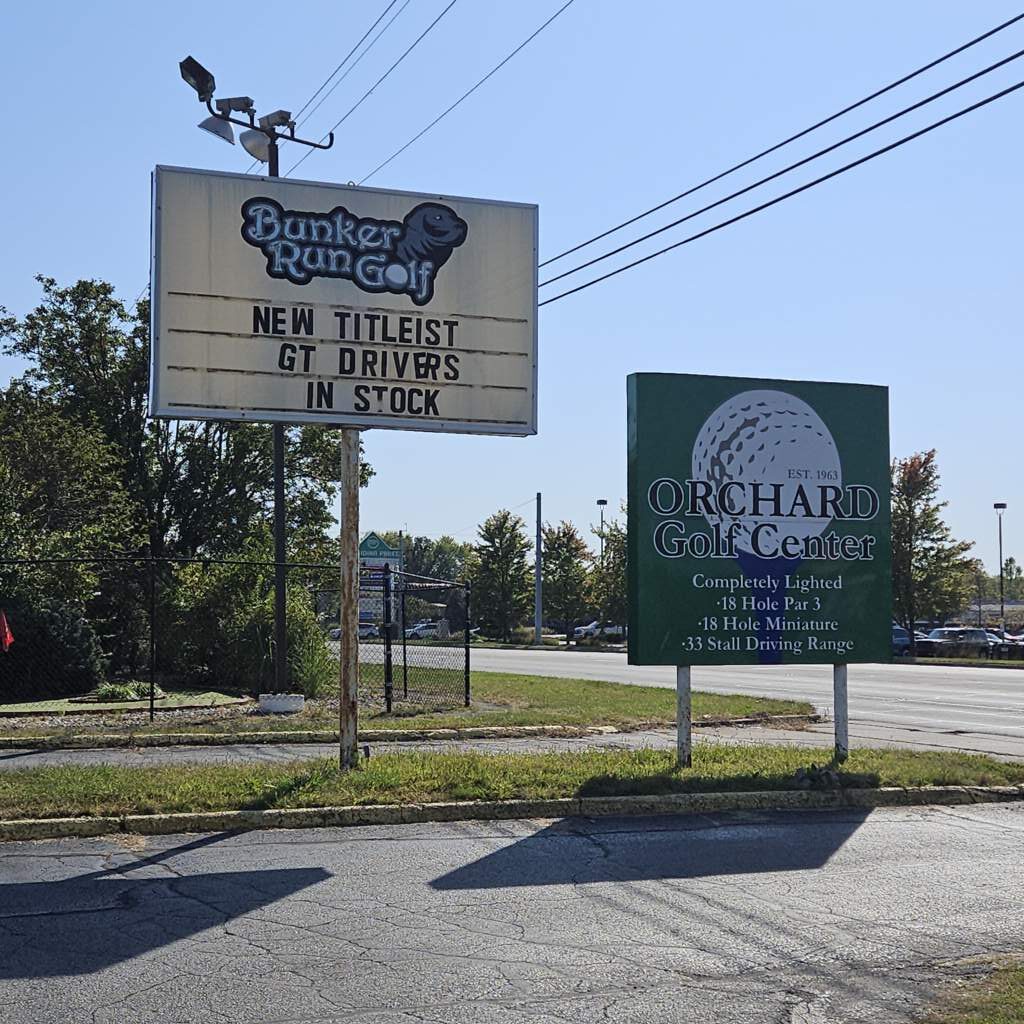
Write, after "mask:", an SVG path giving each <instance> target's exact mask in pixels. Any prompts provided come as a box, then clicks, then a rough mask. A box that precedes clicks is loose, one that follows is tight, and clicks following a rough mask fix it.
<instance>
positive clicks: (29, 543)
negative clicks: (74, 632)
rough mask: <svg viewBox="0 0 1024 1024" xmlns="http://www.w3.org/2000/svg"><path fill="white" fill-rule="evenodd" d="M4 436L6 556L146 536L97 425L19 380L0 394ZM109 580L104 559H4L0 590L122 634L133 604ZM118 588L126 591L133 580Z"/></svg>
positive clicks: (1, 526)
mask: <svg viewBox="0 0 1024 1024" xmlns="http://www.w3.org/2000/svg"><path fill="white" fill-rule="evenodd" d="M0 437H3V439H4V440H3V444H2V445H0V553H2V556H3V557H4V558H8V559H10V558H31V559H72V558H93V557H102V556H104V555H109V554H110V553H112V552H116V551H120V550H122V549H123V547H124V545H125V543H126V542H127V543H128V544H129V546H131V545H133V544H134V543H136V542H137V541H138V540H139V539H140V537H141V532H140V531H139V529H138V528H137V526H136V524H135V522H134V518H133V505H132V502H131V501H130V500H129V498H128V496H127V495H126V494H125V491H124V487H123V484H122V479H121V462H120V457H119V453H118V452H117V451H116V450H115V449H113V448H112V446H110V445H108V444H107V443H106V441H105V440H104V438H103V437H102V435H101V434H100V433H99V431H98V430H97V429H96V428H94V427H89V426H87V425H86V426H79V425H77V424H76V423H74V421H71V420H69V419H68V418H67V417H66V416H64V415H63V413H62V411H61V410H60V409H59V408H56V407H54V405H53V404H52V403H51V402H49V401H47V400H46V399H43V398H39V397H37V396H35V395H33V394H32V393H31V392H30V391H28V389H26V388H24V387H22V386H18V385H12V386H11V387H9V388H8V389H7V390H6V391H4V392H0ZM103 580H104V573H103V572H102V570H101V569H100V567H99V566H98V565H96V564H75V563H70V562H60V561H49V562H42V563H38V564H29V565H18V564H13V565H12V564H9V563H8V564H0V594H2V595H6V601H7V603H9V600H10V597H12V596H19V597H21V598H22V599H23V602H24V604H25V606H26V608H37V609H42V608H49V609H52V611H53V614H52V615H51V616H49V617H48V618H47V617H45V616H44V617H43V618H42V619H39V620H38V621H39V622H40V623H45V622H50V623H54V624H56V623H58V622H63V621H64V620H65V619H66V618H67V616H69V615H72V614H73V615H77V616H81V615H83V614H86V613H88V617H89V619H90V620H91V621H92V622H93V624H94V625H95V626H96V627H97V628H98V629H99V630H100V631H101V632H102V633H103V635H105V636H108V637H116V636H117V635H118V634H119V631H120V629H121V627H122V626H123V625H124V622H123V619H124V612H125V610H126V608H127V606H128V604H129V602H127V601H125V600H123V599H122V600H120V601H118V602H117V603H114V602H113V601H111V600H109V597H108V599H106V600H105V599H104V592H105V591H106V590H110V592H111V594H112V593H114V592H115V591H114V589H113V588H104V587H102V586H101V584H102V582H103ZM116 593H117V594H118V596H119V597H121V598H123V597H124V595H125V588H123V587H122V588H120V589H118V590H117V591H116ZM40 628H42V627H41V626H40ZM54 643H56V637H55V638H54ZM107 653H108V654H110V653H112V650H111V648H110V645H108V651H107ZM36 676H37V678H40V679H41V678H42V676H41V675H39V674H38V673H37V674H36Z"/></svg>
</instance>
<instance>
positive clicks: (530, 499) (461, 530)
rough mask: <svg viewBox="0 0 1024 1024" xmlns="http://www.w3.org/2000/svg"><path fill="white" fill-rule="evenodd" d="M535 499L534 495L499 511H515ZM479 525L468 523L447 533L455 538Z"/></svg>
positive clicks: (530, 503)
mask: <svg viewBox="0 0 1024 1024" xmlns="http://www.w3.org/2000/svg"><path fill="white" fill-rule="evenodd" d="M536 500H537V499H536V498H535V497H534V498H527V499H526V501H521V502H520V503H519V504H518V505H513V506H512V507H511V508H506V509H504V510H500V511H505V512H515V511H517V510H518V509H521V508H523V507H524V506H526V505H532V504H533V503H534V502H535V501H536ZM479 527H480V523H479V522H475V523H470V524H469V526H463V527H462V528H461V529H458V530H453V531H452V532H451V533H449V534H448V536H449V537H452V538H456V537H458V536H459V535H460V534H463V533H468V532H469V531H470V530H476V529H479Z"/></svg>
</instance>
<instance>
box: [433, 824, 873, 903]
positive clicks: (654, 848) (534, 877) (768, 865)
mask: <svg viewBox="0 0 1024 1024" xmlns="http://www.w3.org/2000/svg"><path fill="white" fill-rule="evenodd" d="M868 814H869V812H868V811H855V810H851V811H842V812H836V813H834V814H831V813H825V812H822V811H808V812H802V813H801V812H777V813H770V812H764V813H761V814H759V815H758V816H757V819H756V820H753V821H752V820H751V817H750V815H749V814H748V815H741V814H736V815H716V816H715V817H714V818H710V817H707V816H702V815H661V816H656V817H648V818H605V819H602V820H601V821H599V822H598V821H594V820H592V819H583V818H567V819H565V820H564V821H558V822H556V823H554V824H552V825H549V826H548V827H547V828H544V829H541V830H540V831H539V832H536V833H534V834H533V835H531V836H527V837H526V838H525V839H520V840H519V841H518V842H515V843H512V844H511V845H508V846H504V847H502V849H500V850H496V851H495V852H494V853H490V854H488V855H487V856H486V857H481V858H480V859H479V860H477V861H474V862H473V863H472V864H467V865H465V866H464V867H461V868H456V869H455V870H454V871H450V872H448V873H447V874H444V875H441V876H439V877H438V878H436V879H434V881H433V882H431V883H430V884H431V888H433V889H438V890H458V889H500V888H505V887H511V886H527V885H570V884H571V885H577V884H585V883H587V882H635V881H649V880H655V879H659V878H705V877H710V876H714V875H736V874H759V873H762V872H769V871H811V870H814V869H815V868H820V867H821V866H822V865H824V864H825V863H826V862H827V861H828V860H829V859H830V858H831V857H832V855H833V854H834V853H835V852H836V851H837V850H838V849H839V848H840V847H841V846H842V845H843V844H844V843H845V842H846V841H847V840H848V839H849V838H850V836H852V835H853V833H854V832H856V831H857V829H858V828H859V827H860V826H861V824H862V823H863V822H864V820H865V819H866V818H867V816H868Z"/></svg>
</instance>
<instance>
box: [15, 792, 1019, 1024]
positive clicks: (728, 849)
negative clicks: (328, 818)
mask: <svg viewBox="0 0 1024 1024" xmlns="http://www.w3.org/2000/svg"><path fill="white" fill-rule="evenodd" d="M1022 844H1024V808H1021V807H1019V806H1017V805H1002V806H1000V805H979V806H974V807H966V808H964V807H958V808H913V809H887V810H879V811H875V812H872V813H870V814H869V813H867V812H841V813H840V812H837V813H831V812H829V813H822V812H806V813H801V814H796V813H780V812H774V813H772V812H765V813H758V814H753V813H750V814H729V815H713V816H711V815H694V816H685V817H682V816H665V817H648V818H622V819H601V820H599V821H592V820H583V819H567V820H564V821H520V822H500V823H498V822H473V823H451V824H429V825H405V826H392V827H387V828H383V827H367V828H352V829H320V830H311V831H302V832H274V831H266V832H253V833H244V834H217V835H206V836H166V837H159V838H153V839H143V838H141V837H130V836H121V837H119V838H117V839H115V838H110V839H102V840H99V839H97V840H61V841H45V842H35V843H8V844H4V845H3V846H0V1007H2V1008H3V1009H2V1012H0V1016H2V1019H3V1020H4V1022H5V1024H51V1022H53V1021H55V1020H62V1019H65V1018H68V1019H73V1020H90V1021H92V1022H93V1024H114V1022H117V1024H121V1022H129V1024H131V1022H147V1024H149V1022H151V1024H165V1022H167V1024H170V1022H175V1024H178V1022H181V1024H185V1022H193V1021H195V1022H199V1021H203V1022H207V1021H253V1022H256V1021H259V1022H272V1021H273V1022H282V1024H283V1022H285V1021H288V1022H300V1021H301V1022H304V1024H328V1022H359V1024H412V1022H414V1021H418V1022H438V1024H440V1022H444V1024H470V1022H473V1024H475V1022H483V1024H489V1022H501V1024H506V1022H508V1024H513V1022H515V1024H519V1022H526V1021H529V1022H533V1024H538V1022H540V1024H544V1022H552V1024H553V1022H556V1021H573V1022H580V1021H582V1022H589V1021H615V1022H626V1024H632V1022H637V1024H639V1022H645V1024H662V1022H665V1024H667V1022H676V1021H690V1020H708V1021H715V1022H716V1024H731V1022H755V1021H756V1022H765V1021H768V1022H775V1021H778V1022H793V1024H796V1022H799V1024H828V1022H846V1021H850V1022H852V1021H884V1022H887V1024H889V1022H896V1021H906V1020H910V1019H911V1017H912V1016H913V1014H915V1013H916V1012H918V1011H919V1009H920V1007H921V1005H922V1002H923V1001H925V1000H927V999H929V998H930V997H931V996H932V995H933V994H934V992H935V991H936V990H937V988H938V987H940V986H941V985H942V984H944V983H948V982H949V981H950V980H952V979H954V978H957V977H960V976H962V975H964V974H967V973H972V972H976V971H978V970H980V969H984V964H985V963H986V960H987V958H991V957H992V956H995V955H998V954H1001V953H1006V952H1010V951H1013V950H1017V949H1020V948H1021V947H1024V934H1022V933H1024V924H1022V911H1024V890H1022V882H1024V858H1022V857H1021V850H1022ZM979 958H980V959H979Z"/></svg>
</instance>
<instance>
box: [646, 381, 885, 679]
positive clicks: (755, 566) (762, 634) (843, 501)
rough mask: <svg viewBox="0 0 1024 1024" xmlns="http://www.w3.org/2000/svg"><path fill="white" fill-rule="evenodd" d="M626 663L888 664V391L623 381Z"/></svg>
mask: <svg viewBox="0 0 1024 1024" xmlns="http://www.w3.org/2000/svg"><path fill="white" fill-rule="evenodd" d="M628 418H629V468H628V477H629V482H628V489H629V505H628V517H629V524H628V525H629V541H628V543H629V554H628V572H629V580H628V589H629V609H630V622H629V626H630V628H629V660H630V662H631V663H632V664H639V665H715V664H719V665H723V664H724V665H728V664H759V663H760V664H771V663H780V662H786V663H795V664H814V663H829V664H845V663H849V662H866V661H888V660H889V659H890V657H891V621H892V620H891V609H892V594H891V564H890V563H891V551H890V510H889V427H888V422H889V421H888V391H887V389H886V388H884V387H875V386H868V385H860V384H831V383H816V382H810V381H782V380H759V379H746V378H735V377H706V376H695V375H691V374H659V373H638V374H633V375H632V376H631V377H629V380H628Z"/></svg>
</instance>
